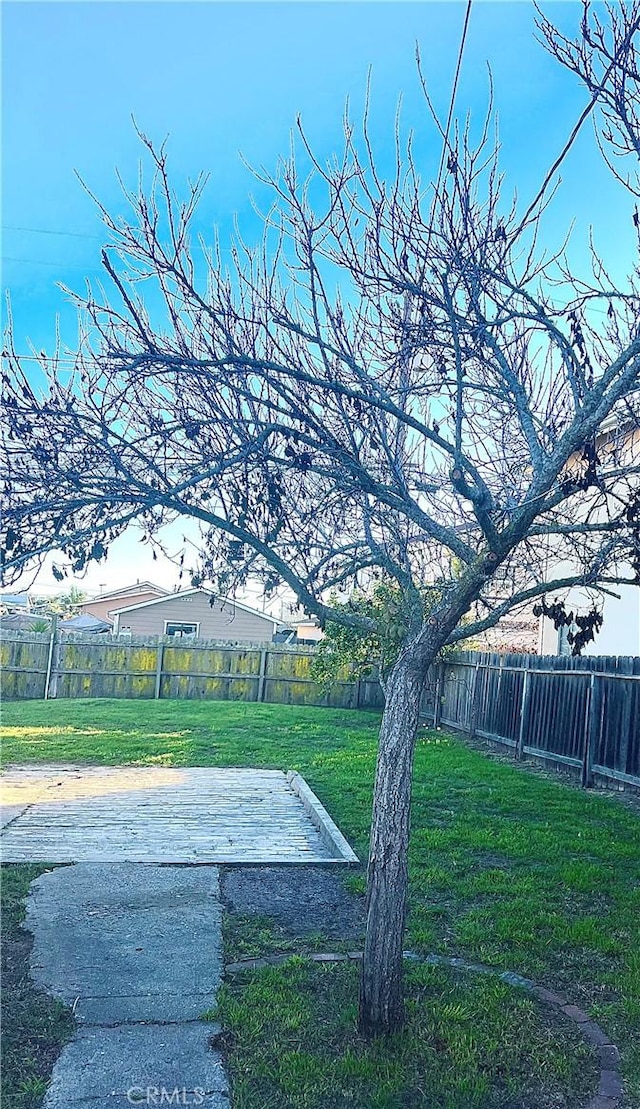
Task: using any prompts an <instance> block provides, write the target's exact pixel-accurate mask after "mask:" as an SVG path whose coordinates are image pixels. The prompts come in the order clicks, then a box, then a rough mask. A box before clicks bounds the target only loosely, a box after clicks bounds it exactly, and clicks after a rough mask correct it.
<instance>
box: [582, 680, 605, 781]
mask: <svg viewBox="0 0 640 1109" xmlns="http://www.w3.org/2000/svg"><path fill="white" fill-rule="evenodd" d="M601 705H602V678H601V677H600V675H599V674H591V677H590V679H589V688H588V690H587V710H586V713H585V736H584V755H583V759H582V779H581V785H582V788H583V789H588V788H589V787H590V786H591V785H593V754H594V750H595V746H596V740H597V738H598V732H599V730H600V716H601V711H600V709H601Z"/></svg>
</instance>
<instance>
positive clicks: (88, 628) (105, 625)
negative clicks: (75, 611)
mask: <svg viewBox="0 0 640 1109" xmlns="http://www.w3.org/2000/svg"><path fill="white" fill-rule="evenodd" d="M60 627H61V628H62V630H63V631H65V632H106V631H109V632H110V631H113V627H112V625H111V624H110V623H109V621H108V620H99V619H98V617H97V616H91V615H90V614H89V613H88V612H83V613H82V614H81V615H80V616H71V617H70V618H69V619H68V620H61V622H60Z"/></svg>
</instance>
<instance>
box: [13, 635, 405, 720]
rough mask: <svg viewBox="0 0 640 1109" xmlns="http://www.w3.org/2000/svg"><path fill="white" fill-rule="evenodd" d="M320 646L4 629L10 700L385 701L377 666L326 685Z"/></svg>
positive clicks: (368, 704)
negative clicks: (314, 672) (318, 672)
mask: <svg viewBox="0 0 640 1109" xmlns="http://www.w3.org/2000/svg"><path fill="white" fill-rule="evenodd" d="M313 657H314V650H313V648H291V647H288V648H287V647H286V646H278V645H275V644H274V645H271V644H270V645H269V646H266V647H261V646H255V647H253V646H250V645H248V646H239V645H238V644H237V643H236V644H229V643H220V642H210V641H206V640H200V639H198V640H193V639H189V640H184V639H174V638H171V637H168V636H163V637H153V638H150V637H148V636H147V637H139V636H131V637H127V638H126V639H125V638H124V637H117V636H102V635H101V636H95V635H86V634H85V635H66V634H63V635H58V634H57V633H56V632H55V630H54V632H53V634H51V635H49V634H48V633H44V634H40V633H34V632H12V631H1V632H0V669H1V671H2V695H3V697H4V699H5V700H28V699H34V698H36V699H37V698H40V699H42V698H53V697H125V698H128V697H136V698H137V697H139V698H174V697H179V698H184V699H187V700H222V701H265V702H273V703H276V704H283V705H327V706H330V707H333V708H349V709H355V708H363V709H364V708H381V707H382V705H383V703H384V700H383V696H382V690H381V689H380V685H379V683H378V680H377V676H376V673H375V671H374V672H372V674H371V676H370V677H369V678H368V679H366V680H362V681H354V680H353V679H351V678H350V676H349V673H348V671H345V672H344V675H343V677H342V678H341V680H338V681H336V682H334V683H333V685H332V688H331V689H330V690H329V691H328V692H323V691H322V690H321V689H320V687H319V686H318V685H317V683H316V682H314V681H313V679H312V677H311V666H312V663H313Z"/></svg>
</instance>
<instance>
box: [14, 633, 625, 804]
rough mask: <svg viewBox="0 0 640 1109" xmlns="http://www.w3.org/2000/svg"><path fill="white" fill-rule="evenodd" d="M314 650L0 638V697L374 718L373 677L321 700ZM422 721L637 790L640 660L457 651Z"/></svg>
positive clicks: (440, 673)
mask: <svg viewBox="0 0 640 1109" xmlns="http://www.w3.org/2000/svg"><path fill="white" fill-rule="evenodd" d="M313 656H314V649H313V648H291V647H286V646H277V645H269V646H262V647H260V646H256V647H252V646H239V645H238V644H228V643H227V644H224V643H212V642H206V641H203V640H188V641H185V640H178V641H176V640H175V639H172V638H168V637H164V638H154V639H152V640H151V639H149V638H142V637H135V636H134V637H131V638H127V639H125V638H122V637H120V638H117V637H113V636H108V637H107V636H100V637H96V636H90V635H62V636H60V635H58V634H57V633H56V632H55V631H54V633H53V634H52V635H51V636H50V635H48V634H36V633H33V632H29V633H24V632H22V633H21V632H10V631H1V632H0V667H1V669H2V693H3V697H4V698H5V699H7V700H24V699H32V698H46V697H123V698H128V697H137V698H177V697H179V698H186V699H189V700H194V699H196V700H205V699H208V700H229V701H254V702H272V703H277V704H290V705H327V706H330V707H334V708H348V709H355V708H361V709H367V708H370V709H380V708H382V707H383V704H384V698H383V694H382V690H381V689H380V685H379V683H378V680H377V675H376V673H375V671H372V673H371V675H370V676H369V677H368V678H367V679H366V680H360V681H354V680H353V679H352V678H351V677H350V675H349V673H348V671H344V672H343V675H342V677H341V680H338V681H336V682H334V683H333V686H332V688H331V689H330V691H329V692H326V693H325V692H323V691H322V690H321V689H320V687H319V686H318V685H317V684H316V682H314V681H313V679H312V678H311V666H312V662H313ZM423 717H424V719H425V720H427V721H430V722H431V723H434V724H435V725H436V726H441V725H444V726H445V727H449V728H455V729H457V730H460V731H465V732H469V733H470V734H471V735H478V736H482V737H483V738H486V739H489V740H492V741H493V742H495V743H500V744H502V745H504V746H505V747H507V748H508V749H510V750H511V751H512V752H513V754H514V756H515V757H516V758H522V757H523V756H524V755H528V756H534V757H536V758H540V759H543V760H545V761H546V762H547V763H551V764H556V765H559V766H563V767H565V768H568V769H571V770H572V771H573V773H575V774H578V775H579V776H580V779H581V781H582V783H583V785H585V786H589V785H592V784H593V783H594V782H602V781H604V780H607V781H612V780H613V781H615V782H617V783H619V784H628V785H634V786H638V787H640V658H612V657H603V656H600V657H593V658H591V657H590V658H579V659H570V658H556V657H539V656H536V655H495V654H482V653H479V652H458V653H456V654H455V655H453V656H452V657H451V658H449V659H447V661H446V662H443V663H439V664H437V665H436V666H434V667H433V668H432V670H431V671H430V673H429V676H428V679H427V683H426V686H425V692H424V697H423Z"/></svg>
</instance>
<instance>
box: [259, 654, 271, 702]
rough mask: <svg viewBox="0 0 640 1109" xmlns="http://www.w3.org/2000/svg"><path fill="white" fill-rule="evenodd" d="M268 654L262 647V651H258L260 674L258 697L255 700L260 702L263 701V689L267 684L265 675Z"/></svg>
mask: <svg viewBox="0 0 640 1109" xmlns="http://www.w3.org/2000/svg"><path fill="white" fill-rule="evenodd" d="M268 654H269V652H268V651H267V649H266V647H263V648H262V650H261V651H260V673H259V674H258V697H257V700H258V701H260V702H262V701H264V689H265V686H266V684H267V683H266V674H267V657H268Z"/></svg>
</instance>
